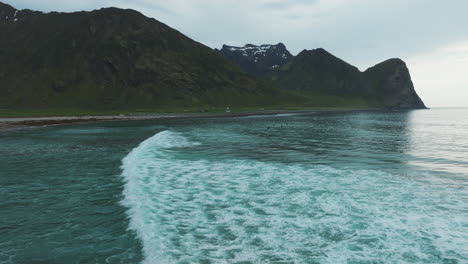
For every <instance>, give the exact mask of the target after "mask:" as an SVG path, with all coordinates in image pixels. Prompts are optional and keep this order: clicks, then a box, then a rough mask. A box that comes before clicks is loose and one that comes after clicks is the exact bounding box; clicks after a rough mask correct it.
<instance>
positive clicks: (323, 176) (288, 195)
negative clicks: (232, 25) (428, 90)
mask: <svg viewBox="0 0 468 264" xmlns="http://www.w3.org/2000/svg"><path fill="white" fill-rule="evenodd" d="M0 157H1V158H0V263H24V264H30V263H31V264H34V263H48V264H49V263H60V264H62V263H64V264H72V263H125V264H129V263H150V264H152V263H155V264H159V263H161V264H165V263H239V264H240V263H243V264H246V263H275V264H280V263H330V264H335V263H338V264H339V263H356V264H357V263H451V264H452V263H460V264H465V263H468V109H462V108H459V109H455V108H453V109H449V108H447V109H442V108H439V109H432V110H417V111H408V112H347V113H308V114H282V115H276V116H251V117H241V118H211V119H186V120H163V121H162V120H159V121H125V122H123V121H116V122H100V123H90V124H81V125H78V124H75V125H67V126H54V127H43V128H28V129H21V130H14V131H3V132H0Z"/></svg>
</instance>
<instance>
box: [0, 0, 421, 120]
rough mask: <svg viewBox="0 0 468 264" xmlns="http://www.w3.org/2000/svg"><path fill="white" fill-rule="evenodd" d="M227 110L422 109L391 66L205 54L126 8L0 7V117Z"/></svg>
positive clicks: (249, 51) (400, 66) (401, 66)
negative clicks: (1, 113) (55, 112)
mask: <svg viewBox="0 0 468 264" xmlns="http://www.w3.org/2000/svg"><path fill="white" fill-rule="evenodd" d="M227 106H229V107H231V108H244V109H245V108H250V109H259V108H282V107H289V108H290V107H293V108H295V109H301V108H310V107H347V108H369V107H375V108H391V109H412V108H424V107H425V106H424V103H423V102H422V101H421V99H420V98H419V97H418V95H417V94H416V92H415V90H414V87H413V84H412V82H411V77H410V75H409V71H408V69H407V67H406V65H405V63H404V62H403V61H401V60H398V59H392V60H388V61H386V62H383V63H381V64H378V65H376V66H374V67H372V68H369V69H368V70H366V71H365V72H360V71H359V70H358V69H357V68H356V67H354V66H352V65H350V64H348V63H346V62H344V61H343V60H341V59H339V58H337V57H335V56H333V55H331V54H330V53H328V52H327V51H325V50H323V49H316V50H309V51H307V50H305V51H303V52H301V53H300V54H299V55H297V56H296V57H293V56H292V55H291V53H290V52H289V51H288V50H287V49H286V47H285V45H283V44H282V43H279V44H277V45H261V46H255V45H252V44H249V45H246V46H244V47H233V46H227V45H224V46H223V48H222V49H221V50H212V49H211V48H209V47H207V46H205V45H203V44H200V43H198V42H196V41H194V40H192V39H190V38H188V37H186V36H184V35H183V34H181V33H180V32H178V31H177V30H175V29H172V28H170V27H169V26H167V25H165V24H163V23H161V22H159V21H157V20H155V19H153V18H148V17H146V16H144V15H142V14H141V13H139V12H137V11H134V10H124V9H118V8H104V9H100V10H94V11H91V12H84V11H83V12H74V13H58V12H51V13H42V12H37V11H32V10H17V9H15V8H14V7H11V6H9V5H6V4H3V3H0V111H4V112H5V111H7V112H8V110H13V111H15V110H22V111H23V110H32V111H33V112H35V113H37V112H38V111H39V112H40V111H41V110H59V111H62V110H64V109H70V110H78V111H95V112H103V111H108V110H111V111H114V110H118V111H131V112H132V111H140V110H141V111H197V110H204V109H223V108H225V107H227ZM62 112H63V111H62Z"/></svg>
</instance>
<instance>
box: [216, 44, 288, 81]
mask: <svg viewBox="0 0 468 264" xmlns="http://www.w3.org/2000/svg"><path fill="white" fill-rule="evenodd" d="M219 52H220V53H221V54H222V55H224V56H225V57H227V58H228V59H230V60H231V61H233V62H234V63H236V64H238V65H239V66H241V68H242V69H244V70H245V71H246V72H248V73H250V74H252V75H255V76H263V75H265V74H266V73H268V72H270V71H271V70H273V69H275V68H279V67H281V66H282V65H284V64H286V63H287V62H289V61H290V60H291V59H292V58H293V56H292V54H291V53H290V52H289V51H288V50H287V49H286V46H285V45H284V44H283V43H278V44H276V45H271V44H264V45H260V46H257V45H253V44H247V45H245V46H243V47H236V46H229V45H223V47H222V49H221V50H220V51H219Z"/></svg>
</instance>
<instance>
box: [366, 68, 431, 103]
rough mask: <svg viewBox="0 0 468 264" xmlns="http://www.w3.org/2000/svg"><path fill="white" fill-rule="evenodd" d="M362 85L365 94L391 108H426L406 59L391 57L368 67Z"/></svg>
mask: <svg viewBox="0 0 468 264" xmlns="http://www.w3.org/2000/svg"><path fill="white" fill-rule="evenodd" d="M363 75H364V77H363V83H362V86H363V87H365V89H366V91H365V94H364V95H365V96H367V97H368V98H369V99H370V100H375V101H377V102H378V103H380V104H381V105H383V106H384V107H386V108H391V109H425V108H426V106H425V105H424V102H423V101H422V100H421V98H420V97H419V96H418V94H417V93H416V90H415V89H414V85H413V82H412V80H411V76H410V73H409V70H408V68H407V66H406V64H405V62H404V61H402V60H400V59H390V60H387V61H384V62H382V63H379V64H377V65H375V66H374V67H371V68H369V69H367V70H366V71H365V72H364V73H363Z"/></svg>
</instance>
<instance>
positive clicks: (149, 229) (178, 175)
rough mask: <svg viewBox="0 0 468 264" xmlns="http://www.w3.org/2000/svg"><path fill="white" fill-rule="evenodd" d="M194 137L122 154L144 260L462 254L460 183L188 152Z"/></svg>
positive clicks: (127, 200) (148, 143) (168, 136)
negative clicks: (207, 157) (215, 157)
mask: <svg viewBox="0 0 468 264" xmlns="http://www.w3.org/2000/svg"><path fill="white" fill-rule="evenodd" d="M200 145H201V144H200V143H198V142H192V141H190V140H189V139H187V138H186V137H184V134H183V133H177V132H172V131H163V132H160V133H158V134H156V135H154V136H153V137H151V138H149V139H147V140H145V141H144V142H142V143H141V144H140V145H139V146H138V147H136V148H135V149H134V150H133V151H131V153H130V154H129V155H128V156H126V157H125V159H124V160H123V165H122V170H123V173H122V176H123V177H124V181H125V189H124V192H123V194H124V199H123V201H122V204H123V205H124V206H125V207H127V208H128V210H127V213H128V215H129V217H130V229H131V230H134V231H135V232H136V233H137V236H138V238H139V239H140V240H141V241H142V244H143V253H144V261H143V263H411V262H420V263H442V262H443V263H461V262H458V261H465V260H467V259H466V257H467V256H468V241H467V237H466V235H467V234H468V225H467V222H466V211H459V212H456V209H457V208H465V209H466V205H467V203H466V200H464V201H463V200H462V199H464V198H466V196H465V195H466V194H462V193H457V191H456V189H457V186H447V182H439V183H438V182H437V181H438V180H437V179H431V176H430V175H429V174H427V175H425V177H424V178H423V180H420V179H415V178H411V177H405V175H398V174H391V173H387V172H383V171H379V170H357V169H349V170H343V169H334V168H332V167H330V166H323V165H305V164H301V165H285V164H282V163H278V162H259V161H254V160H236V159H234V160H216V161H210V160H204V159H198V158H196V157H190V156H184V155H186V153H187V152H188V151H189V150H190V151H192V152H193V153H197V148H198V147H200ZM450 209H454V211H450ZM449 212H451V213H449ZM454 248H457V249H458V251H454Z"/></svg>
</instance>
